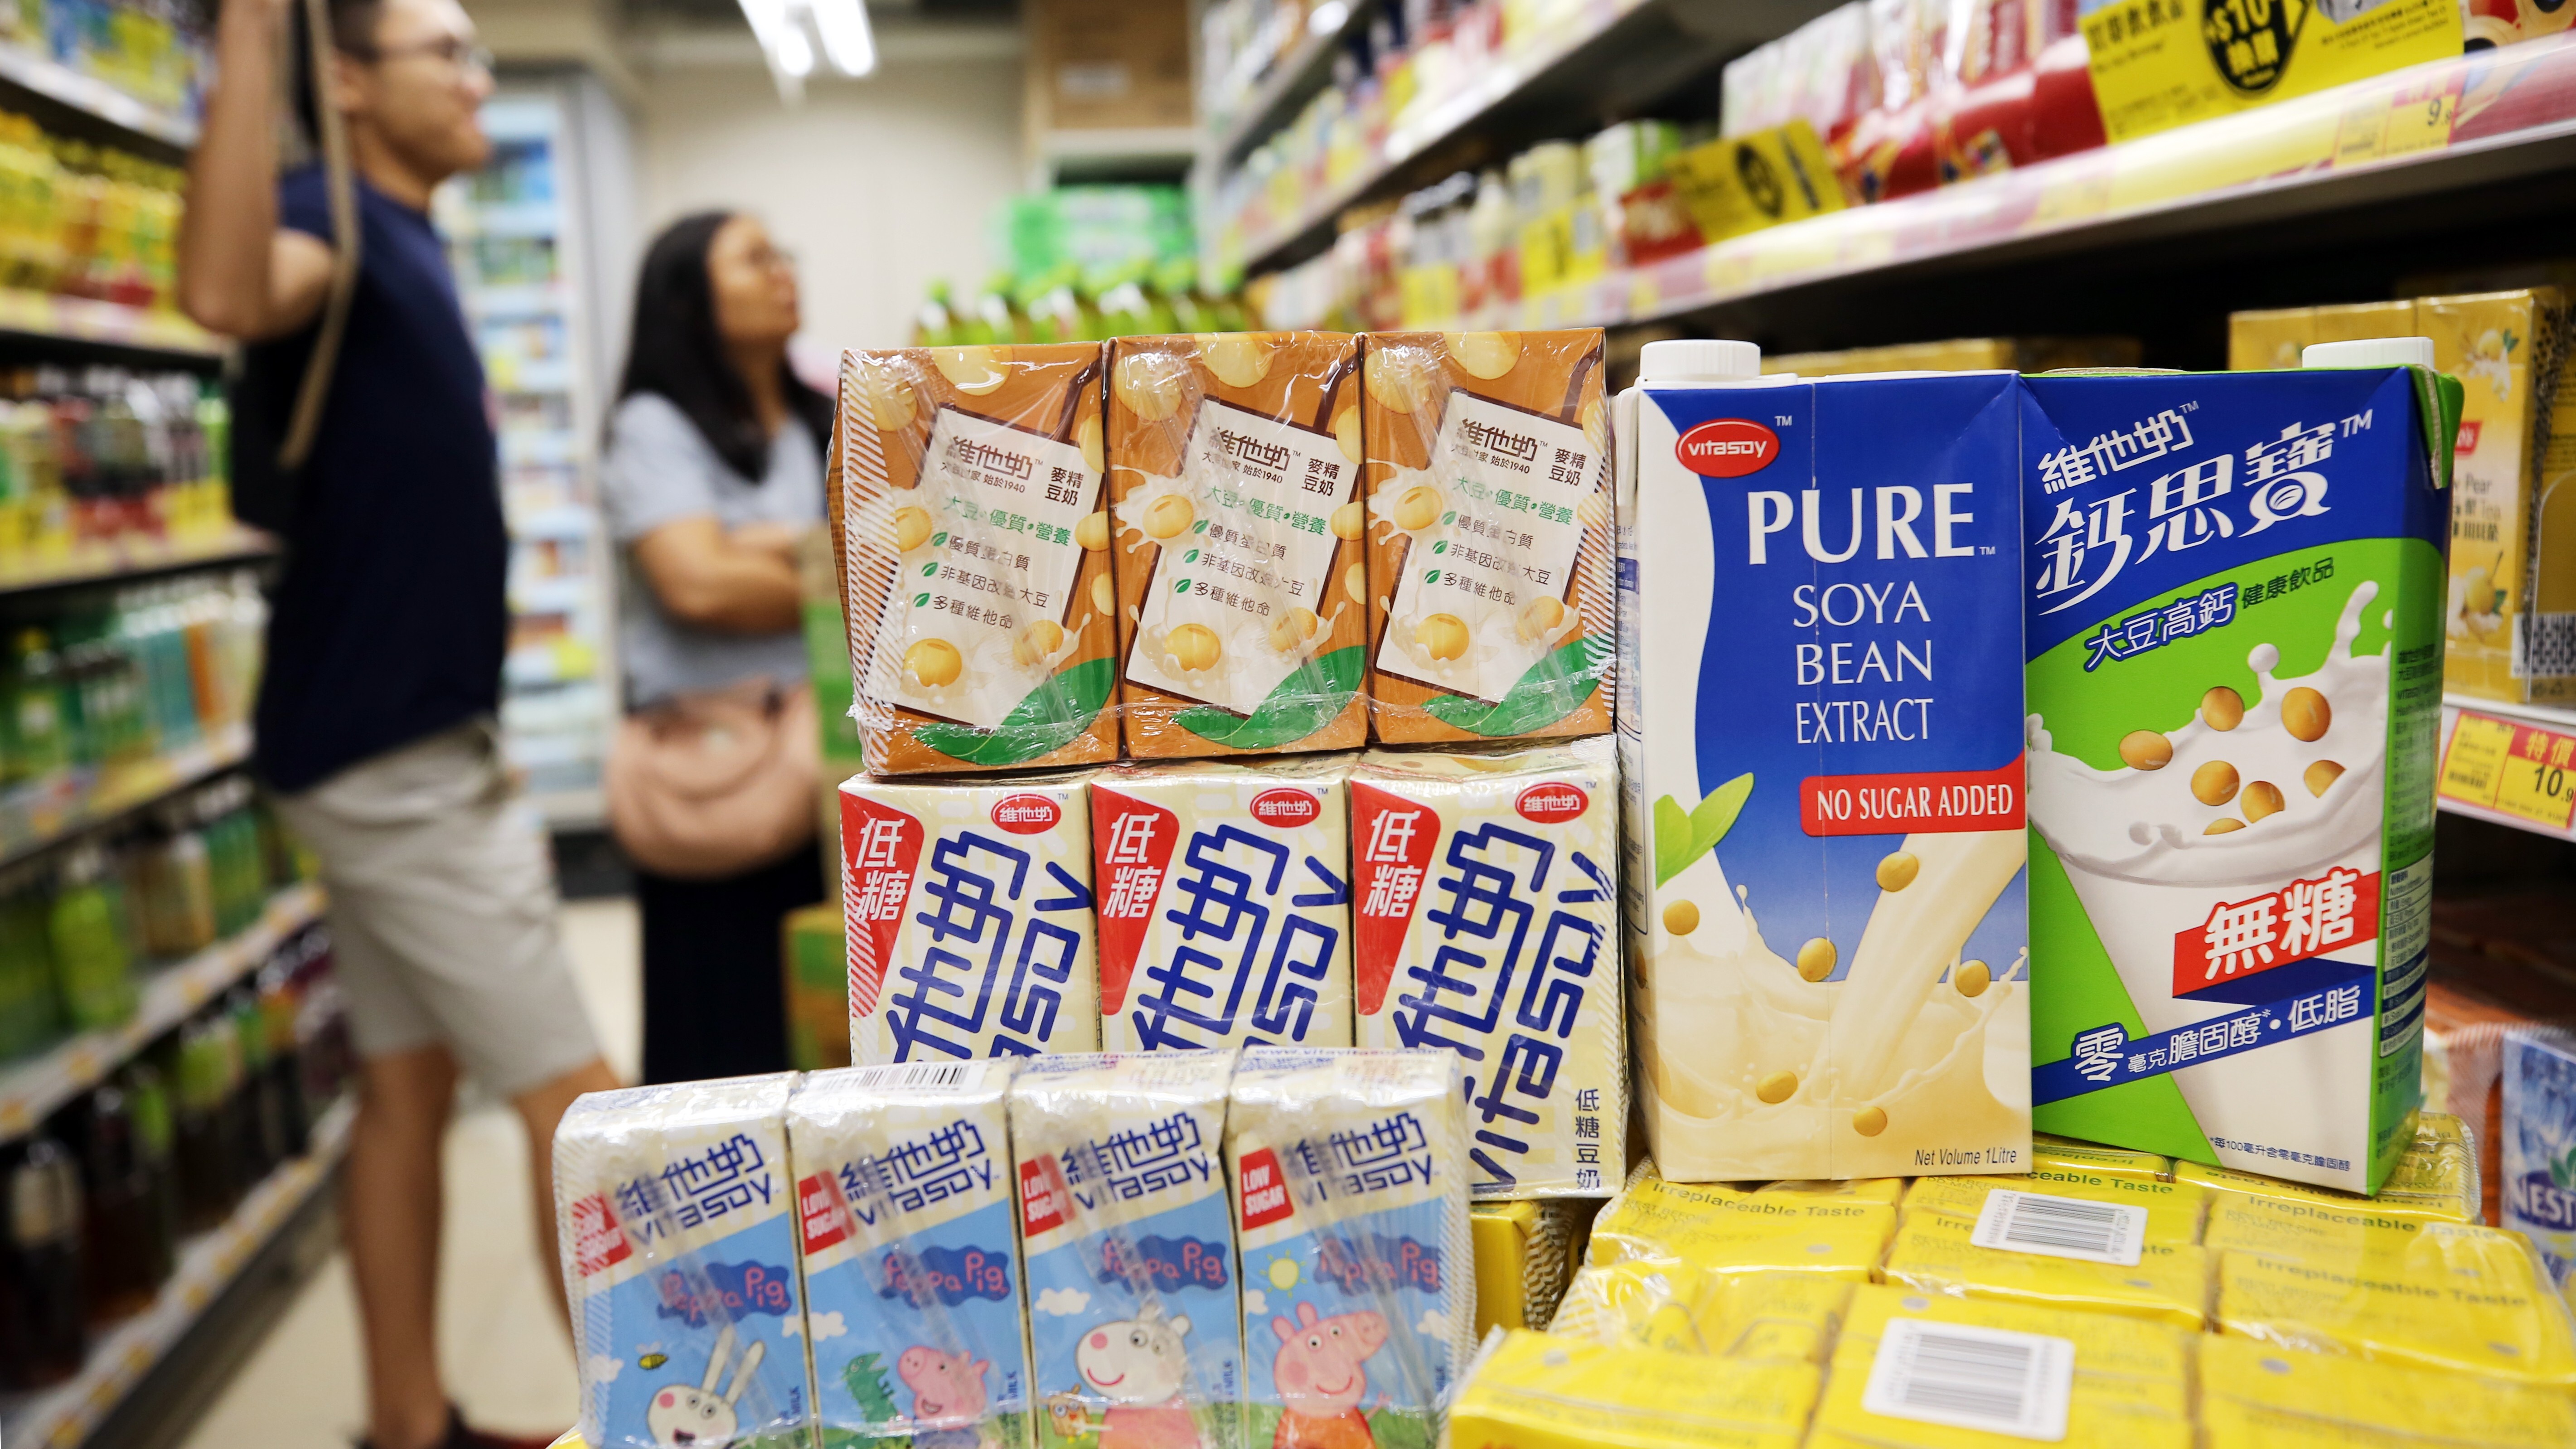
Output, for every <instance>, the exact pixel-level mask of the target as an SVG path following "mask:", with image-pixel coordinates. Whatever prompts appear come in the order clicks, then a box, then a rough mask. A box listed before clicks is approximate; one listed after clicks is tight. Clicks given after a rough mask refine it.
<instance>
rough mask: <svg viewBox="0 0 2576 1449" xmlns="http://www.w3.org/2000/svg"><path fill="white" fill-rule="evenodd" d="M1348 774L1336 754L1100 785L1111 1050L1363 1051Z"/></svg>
mask: <svg viewBox="0 0 2576 1449" xmlns="http://www.w3.org/2000/svg"><path fill="white" fill-rule="evenodd" d="M1349 770H1350V758H1349V757H1348V756H1346V755H1326V756H1309V757H1305V758H1299V759H1284V760H1265V761H1260V762H1239V761H1232V760H1203V761H1175V762H1171V763H1167V764H1159V765H1141V766H1134V765H1131V766H1122V767H1120V768H1117V769H1113V770H1105V771H1103V772H1101V773H1100V774H1099V775H1098V776H1096V777H1095V778H1094V780H1093V783H1092V787H1091V811H1092V819H1091V841H1092V852H1093V866H1092V872H1093V874H1092V879H1093V880H1094V882H1095V883H1096V891H1097V894H1098V896H1099V899H1100V1013H1101V1028H1100V1035H1101V1040H1102V1042H1103V1044H1104V1045H1106V1046H1107V1047H1108V1048H1109V1049H1110V1050H1111V1051H1147V1052H1151V1051H1172V1050H1189V1049H1194V1048H1200V1047H1222V1046H1349V1045H1350V1044H1351V887H1350V827H1349V821H1350V813H1349V804H1348V799H1347V796H1346V794H1345V791H1344V788H1343V781H1344V779H1345V777H1346V776H1347V775H1348V773H1349Z"/></svg>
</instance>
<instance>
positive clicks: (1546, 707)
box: [1422, 635, 1610, 737]
mask: <svg viewBox="0 0 2576 1449" xmlns="http://www.w3.org/2000/svg"><path fill="white" fill-rule="evenodd" d="M1609 668H1610V641H1608V640H1606V639H1595V638H1593V637H1591V636H1589V635H1585V636H1583V637H1580V638H1575V639H1569V640H1567V641H1566V642H1565V643H1563V644H1560V645H1558V646H1557V647H1556V648H1555V650H1554V651H1552V652H1550V653H1548V654H1547V655H1545V656H1543V657H1541V658H1540V659H1539V661H1538V662H1537V663H1535V664H1532V665H1531V666H1530V667H1529V669H1528V671H1527V672H1526V673H1524V674H1522V675H1521V677H1520V678H1519V679H1516V680H1514V681H1513V682H1512V687H1511V688H1510V689H1509V690H1506V691H1505V692H1504V694H1503V697H1502V698H1501V699H1500V700H1497V701H1496V702H1494V703H1492V704H1487V703H1485V702H1484V701H1483V700H1481V699H1469V698H1467V697H1465V696H1464V695H1455V694H1447V695H1442V696H1440V697H1439V698H1437V699H1434V700H1432V701H1431V702H1430V703H1428V704H1425V705H1424V706H1423V707H1422V708H1423V712H1424V713H1426V714H1429V715H1430V716H1431V717H1432V718H1434V719H1436V720H1439V721H1440V722H1441V723H1443V724H1446V725H1450V726H1452V727H1454V728H1457V729H1462V730H1465V731H1466V732H1468V733H1469V734H1474V735H1485V736H1488V737H1492V736H1499V735H1522V734H1528V733H1529V732H1530V731H1532V730H1540V729H1545V728H1547V727H1548V726H1549V725H1552V724H1554V723H1556V722H1557V721H1558V720H1561V719H1563V718H1565V717H1566V716H1567V715H1570V714H1572V713H1574V712H1575V711H1576V710H1578V709H1580V708H1582V707H1583V702H1584V701H1585V700H1587V699H1590V698H1591V697H1592V692H1593V691H1594V690H1596V689H1598V688H1600V687H1601V678H1602V676H1603V675H1604V674H1606V673H1608V672H1609Z"/></svg>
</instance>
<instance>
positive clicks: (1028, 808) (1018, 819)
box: [993, 795, 1064, 835]
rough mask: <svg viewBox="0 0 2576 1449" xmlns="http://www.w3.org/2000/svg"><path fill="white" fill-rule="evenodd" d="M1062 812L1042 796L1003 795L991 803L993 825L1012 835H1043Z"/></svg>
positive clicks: (1052, 802)
mask: <svg viewBox="0 0 2576 1449" xmlns="http://www.w3.org/2000/svg"><path fill="white" fill-rule="evenodd" d="M1063 818H1064V812H1063V811H1062V810H1060V809H1058V808H1057V807H1056V803H1055V802H1054V801H1053V800H1050V799H1048V798H1047V797H1046V796H1044V795H1005V796H1003V797H1002V798H1001V799H999V800H996V801H994V802H993V823H994V824H995V825H998V826H1000V827H1001V828H1002V829H1004V830H1007V831H1009V832H1011V833H1012V834H1013V835H1043V834H1045V833H1046V832H1047V831H1050V830H1053V829H1055V825H1056V822H1057V821H1058V820H1061V819H1063Z"/></svg>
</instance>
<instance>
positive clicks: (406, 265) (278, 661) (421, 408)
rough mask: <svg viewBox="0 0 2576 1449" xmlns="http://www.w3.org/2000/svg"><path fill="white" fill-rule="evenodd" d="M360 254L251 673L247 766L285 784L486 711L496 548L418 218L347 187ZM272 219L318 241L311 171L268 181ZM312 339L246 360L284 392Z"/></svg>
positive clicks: (315, 175)
mask: <svg viewBox="0 0 2576 1449" xmlns="http://www.w3.org/2000/svg"><path fill="white" fill-rule="evenodd" d="M358 211H359V225H360V232H361V236H362V239H363V242H364V247H363V251H362V253H361V265H360V268H359V276H358V288H357V295H356V299H355V302H354V305H353V306H352V307H351V309H350V313H349V325H348V331H347V333H346V335H344V336H343V337H342V339H341V343H340V361H339V366H338V367H337V368H336V369H335V370H334V372H333V374H332V379H331V393H330V399H329V402H328V404H327V405H326V406H325V407H324V409H323V413H322V425H321V429H320V431H319V433H318V434H317V435H316V436H315V439H314V444H313V452H312V456H311V458H310V459H309V461H308V462H307V463H306V465H305V470H304V473H303V476H302V481H301V483H300V485H299V488H298V494H297V499H296V505H295V507H296V514H295V521H294V524H293V526H292V528H291V529H290V531H289V532H290V537H289V540H288V542H289V551H288V555H287V563H286V570H285V575H284V577H283V578H282V579H281V580H280V581H279V584H278V588H277V592H276V595H275V597H274V599H273V600H272V606H273V609H274V613H273V614H272V616H271V617H270V620H269V626H268V663H267V669H266V672H265V675H264V676H263V678H262V679H261V681H260V691H259V713H258V720H257V725H258V743H257V750H258V764H259V768H260V771H261V773H262V774H264V775H265V776H266V777H267V778H268V781H269V783H270V784H271V785H273V786H275V787H276V788H277V789H280V790H284V791H289V792H292V791H297V790H302V789H306V788H308V787H310V786H313V785H317V784H320V783H321V782H322V781H323V780H325V779H327V778H329V777H330V776H332V775H333V774H336V773H338V772H339V771H340V770H342V769H345V768H347V767H348V766H350V765H354V764H357V763H359V762H360V761H362V760H366V759H369V758H371V757H373V756H376V755H380V754H383V753H385V752H386V751H388V750H392V749H396V748H398V747H400V746H403V745H407V744H410V743H412V742H414V741H416V740H419V739H422V738H425V737H427V736H429V735H432V734H435V733H437V732H438V731H440V730H443V729H446V728H448V727H450V726H452V725H456V724H459V723H462V722H464V721H466V720H469V719H473V718H475V717H477V716H483V715H490V714H494V713H496V712H497V711H498V710H499V708H500V698H501V660H502V655H503V654H504V652H506V650H507V648H508V642H509V627H510V620H509V605H508V601H507V599H506V597H505V593H506V589H507V575H508V569H509V557H510V540H509V532H508V526H507V524H506V523H505V521H504V519H503V517H502V512H501V491H500V476H499V465H498V459H497V452H496V447H495V440H494V438H493V432H492V418H491V414H490V412H489V410H488V408H489V404H488V403H487V401H486V395H485V393H484V386H483V363H482V359H481V358H480V357H478V356H477V355H476V354H475V350H474V341H473V338H472V337H471V336H470V335H468V333H467V330H466V325H465V317H464V313H463V311H462V310H461V309H460V308H459V307H458V305H457V300H456V283H455V279H454V278H453V277H452V276H451V275H450V274H449V272H448V267H447V254H446V250H445V248H444V247H443V246H442V245H441V244H440V242H439V238H438V233H437V231H436V230H435V229H433V228H432V227H431V225H430V221H429V218H428V217H427V216H426V215H424V214H422V213H420V212H417V211H414V210H412V209H411V208H409V207H407V206H404V205H402V204H401V203H400V202H397V201H394V200H392V199H390V198H388V197H386V196H384V195H382V194H381V193H379V192H377V191H376V190H374V189H373V188H372V187H369V186H367V185H366V184H365V183H364V182H363V181H361V182H360V183H359V186H358ZM278 218H279V221H280V223H281V224H282V225H285V226H288V227H291V228H293V229H295V230H297V231H302V232H309V233H311V234H312V235H315V236H318V237H321V238H323V239H324V240H326V241H327V240H329V239H330V236H331V219H330V203H329V201H328V199H327V195H326V192H325V189H324V186H323V182H322V176H321V173H320V172H319V171H318V170H307V171H300V172H296V173H294V174H292V175H290V176H288V177H286V178H285V179H284V180H283V181H282V182H281V183H280V185H279V187H278ZM313 334H314V329H312V328H307V329H305V330H304V331H303V332H302V333H299V334H297V335H296V336H293V337H289V338H285V339H281V340H279V341H276V342H271V343H263V344H261V345H259V346H255V347H252V348H251V349H249V353H248V356H247V358H246V359H245V365H246V366H247V367H248V368H250V369H254V370H256V369H274V370H276V371H274V372H273V373H272V386H271V387H270V388H269V389H267V391H268V392H269V393H270V394H271V395H274V396H282V397H290V398H291V397H292V396H293V391H294V387H295V379H296V378H298V377H300V376H301V375H302V371H303V365H304V361H305V359H306V357H307V356H309V355H310V353H311V351H312V347H313Z"/></svg>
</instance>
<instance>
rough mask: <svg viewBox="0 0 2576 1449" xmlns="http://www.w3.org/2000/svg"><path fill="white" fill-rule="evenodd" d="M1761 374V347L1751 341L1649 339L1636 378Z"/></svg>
mask: <svg viewBox="0 0 2576 1449" xmlns="http://www.w3.org/2000/svg"><path fill="white" fill-rule="evenodd" d="M1761 375H1762V349H1761V348H1760V347H1759V346H1757V345H1756V344H1754V343H1750V342H1723V341H1716V340H1693V341H1683V342H1649V343H1647V344H1646V346H1645V348H1644V350H1643V351H1642V353H1641V354H1640V355H1639V357H1638V359H1637V380H1638V381H1640V382H1646V383H1666V382H1735V381H1739V380H1742V381H1751V380H1752V379H1754V378H1758V377H1760V376H1761Z"/></svg>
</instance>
